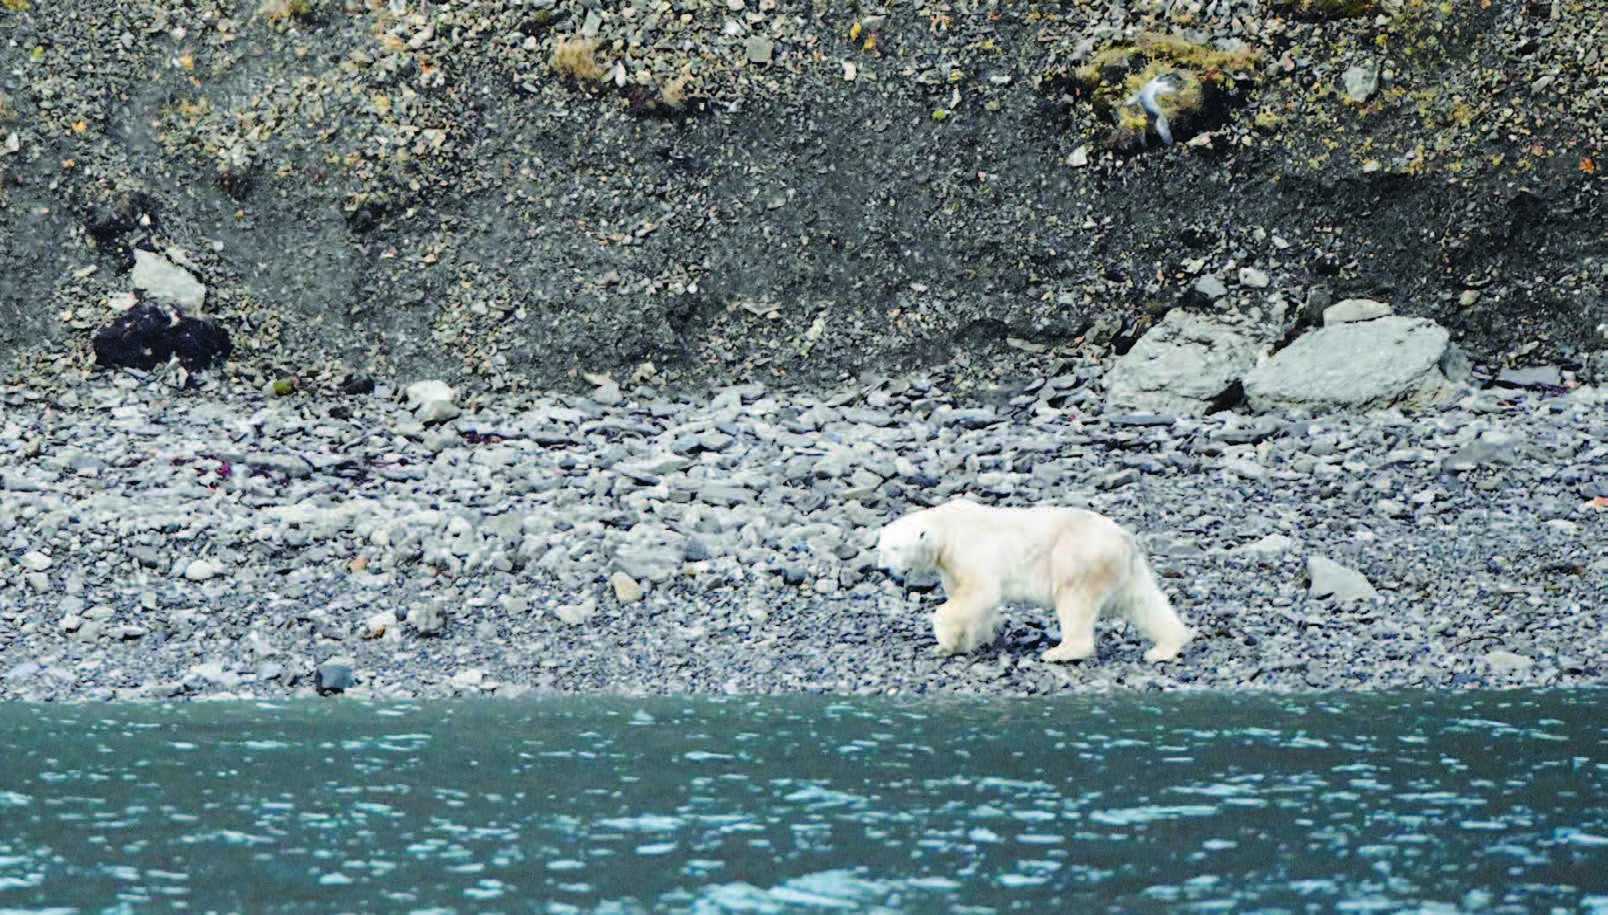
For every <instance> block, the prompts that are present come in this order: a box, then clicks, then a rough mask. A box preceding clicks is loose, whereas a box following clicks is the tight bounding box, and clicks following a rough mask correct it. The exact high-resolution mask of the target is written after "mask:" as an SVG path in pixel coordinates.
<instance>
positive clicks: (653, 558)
mask: <svg viewBox="0 0 1608 915" xmlns="http://www.w3.org/2000/svg"><path fill="white" fill-rule="evenodd" d="M685 558H686V553H685V551H684V550H683V549H682V548H681V547H680V546H671V545H668V544H666V545H658V546H623V547H621V548H620V549H619V551H618V552H616V553H615V554H614V566H615V568H616V569H618V570H619V571H621V572H624V573H625V574H626V575H628V576H630V577H631V578H634V579H636V580H638V581H643V580H647V581H652V582H662V581H667V580H669V579H670V577H671V576H673V575H675V574H676V571H677V570H679V569H680V568H681V563H682V562H683V561H684V560H685Z"/></svg>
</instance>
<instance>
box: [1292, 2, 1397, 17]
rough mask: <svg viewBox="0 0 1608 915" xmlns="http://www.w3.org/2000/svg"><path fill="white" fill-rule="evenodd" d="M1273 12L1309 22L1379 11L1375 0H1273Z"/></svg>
mask: <svg viewBox="0 0 1608 915" xmlns="http://www.w3.org/2000/svg"><path fill="white" fill-rule="evenodd" d="M1273 12H1275V13H1278V14H1279V15H1282V16H1293V17H1295V18H1297V19H1304V20H1307V21H1309V22H1322V21H1326V20H1330V19H1356V18H1358V17H1360V16H1372V15H1373V14H1375V13H1377V12H1379V4H1378V3H1377V2H1376V0H1274V2H1273Z"/></svg>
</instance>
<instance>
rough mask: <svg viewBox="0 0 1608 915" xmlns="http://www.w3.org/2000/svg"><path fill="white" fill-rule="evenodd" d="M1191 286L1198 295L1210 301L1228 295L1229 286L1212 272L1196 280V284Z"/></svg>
mask: <svg viewBox="0 0 1608 915" xmlns="http://www.w3.org/2000/svg"><path fill="white" fill-rule="evenodd" d="M1190 288H1191V289H1193V290H1194V292H1195V294H1196V295H1198V296H1200V297H1201V298H1202V299H1205V300H1206V301H1208V302H1215V301H1217V300H1218V299H1220V298H1222V297H1223V296H1225V295H1228V286H1226V285H1224V283H1223V281H1222V280H1220V279H1218V278H1217V277H1215V276H1213V275H1211V274H1210V273H1208V274H1206V275H1205V276H1203V277H1201V278H1199V279H1197V280H1195V284H1194V286H1192V287H1190Z"/></svg>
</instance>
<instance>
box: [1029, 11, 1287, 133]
mask: <svg viewBox="0 0 1608 915" xmlns="http://www.w3.org/2000/svg"><path fill="white" fill-rule="evenodd" d="M1261 59H1262V54H1261V52H1260V51H1259V50H1257V49H1255V48H1251V47H1244V48H1239V49H1236V50H1222V49H1219V48H1213V47H1209V46H1207V45H1204V44H1199V43H1196V42H1192V41H1189V40H1187V39H1185V38H1182V37H1180V36H1177V35H1167V34H1159V33H1146V34H1142V35H1140V36H1139V37H1138V39H1137V40H1135V41H1132V42H1124V43H1121V44H1116V45H1112V46H1110V47H1107V48H1104V49H1102V50H1100V51H1098V52H1096V53H1095V54H1094V56H1093V57H1092V58H1090V60H1089V62H1088V63H1086V64H1084V65H1083V66H1081V67H1078V68H1077V69H1075V70H1073V71H1072V72H1071V73H1070V74H1067V75H1066V77H1064V78H1063V79H1062V80H1060V81H1056V80H1054V79H1051V80H1047V81H1046V84H1049V85H1054V84H1056V83H1057V82H1059V84H1060V85H1068V84H1069V85H1070V87H1071V88H1072V89H1073V90H1074V93H1075V95H1078V96H1081V97H1083V98H1084V99H1087V101H1088V103H1089V104H1091V105H1092V106H1093V107H1094V110H1095V113H1096V114H1097V115H1098V116H1099V117H1100V118H1101V119H1102V120H1105V121H1106V122H1108V123H1109V124H1110V125H1111V129H1110V130H1109V131H1108V132H1107V134H1106V136H1105V137H1104V139H1103V142H1104V143H1105V145H1107V146H1109V147H1111V148H1113V149H1123V150H1133V149H1138V148H1142V147H1144V146H1146V145H1148V144H1149V143H1151V142H1152V137H1151V136H1150V134H1151V127H1150V123H1149V121H1148V119H1147V118H1146V116H1145V112H1144V111H1143V110H1142V109H1141V108H1140V107H1139V105H1137V104H1136V103H1135V102H1134V98H1135V96H1136V95H1137V94H1138V92H1139V91H1140V89H1141V88H1143V87H1144V86H1145V85H1146V84H1147V83H1149V82H1150V81H1151V80H1153V79H1156V78H1157V77H1160V76H1164V75H1167V74H1172V75H1173V76H1174V77H1175V78H1176V80H1177V85H1178V88H1177V91H1175V92H1172V93H1169V94H1166V95H1161V96H1158V97H1157V99H1156V101H1157V105H1158V107H1160V108H1161V110H1162V111H1163V112H1164V113H1165V114H1166V116H1167V119H1168V121H1169V122H1170V123H1171V125H1172V131H1173V136H1174V137H1175V138H1176V139H1177V140H1178V141H1179V142H1182V141H1184V140H1187V139H1189V137H1191V136H1193V135H1195V134H1198V133H1200V132H1201V131H1204V130H1210V129H1212V128H1213V127H1216V126H1219V125H1221V124H1223V123H1224V122H1226V121H1227V119H1228V117H1229V115H1230V114H1231V113H1232V111H1233V110H1234V109H1235V108H1237V107H1239V106H1240V105H1241V104H1243V103H1244V101H1245V97H1246V95H1247V93H1248V92H1249V90H1250V89H1251V88H1252V87H1253V86H1254V85H1255V83H1256V81H1257V78H1258V75H1259V74H1258V65H1259V64H1260V62H1261Z"/></svg>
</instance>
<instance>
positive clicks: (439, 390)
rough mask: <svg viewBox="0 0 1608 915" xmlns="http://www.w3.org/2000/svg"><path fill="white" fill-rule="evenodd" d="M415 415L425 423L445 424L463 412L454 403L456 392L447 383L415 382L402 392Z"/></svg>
mask: <svg viewBox="0 0 1608 915" xmlns="http://www.w3.org/2000/svg"><path fill="white" fill-rule="evenodd" d="M402 396H403V398H404V399H405V400H406V401H407V404H408V406H409V407H410V408H412V410H413V415H414V417H416V418H417V419H418V420H419V421H420V422H423V423H427V424H428V423H443V422H446V421H448V420H451V419H455V418H457V416H458V415H459V413H460V412H461V411H460V410H459V409H458V406H457V404H455V403H453V398H454V397H455V396H456V392H455V391H453V389H452V386H451V385H449V384H447V383H446V382H445V381H438V380H433V379H432V380H427V381H415V382H414V383H412V384H410V385H408V386H407V387H406V388H404V389H403V391H402Z"/></svg>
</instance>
